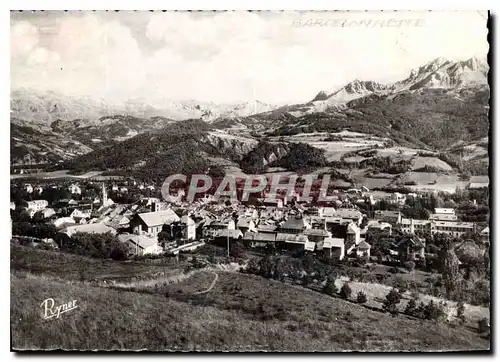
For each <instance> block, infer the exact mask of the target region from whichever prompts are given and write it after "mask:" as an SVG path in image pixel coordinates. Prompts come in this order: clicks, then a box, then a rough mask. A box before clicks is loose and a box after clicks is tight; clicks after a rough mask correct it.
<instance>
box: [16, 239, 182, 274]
mask: <svg viewBox="0 0 500 362" xmlns="http://www.w3.org/2000/svg"><path fill="white" fill-rule="evenodd" d="M10 258H11V259H10V267H11V270H19V271H26V272H30V273H32V274H41V275H44V276H47V277H55V278H60V279H65V280H81V279H84V280H96V281H131V280H133V279H137V277H139V276H140V277H142V278H147V277H154V276H158V275H161V273H163V274H164V275H168V274H173V275H175V274H178V273H180V272H182V270H183V268H184V266H185V264H186V263H182V262H175V260H174V259H173V258H172V259H168V258H164V259H163V261H164V262H163V263H162V264H158V265H155V264H146V263H144V262H134V261H126V262H116V261H112V260H99V259H91V258H86V257H83V256H78V255H72V254H65V253H61V252H52V251H46V250H37V249H33V248H31V247H26V246H20V245H11V248H10Z"/></svg>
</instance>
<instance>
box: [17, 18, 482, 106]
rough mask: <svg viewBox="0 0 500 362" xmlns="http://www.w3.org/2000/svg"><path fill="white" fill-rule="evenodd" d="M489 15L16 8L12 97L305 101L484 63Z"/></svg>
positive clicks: (153, 101)
mask: <svg viewBox="0 0 500 362" xmlns="http://www.w3.org/2000/svg"><path fill="white" fill-rule="evenodd" d="M486 22H487V15H486V14H485V13H481V12H477V11H448V12H439V11H437V12H436V11H432V12H430V11H422V12H417V11H411V12H410V11H406V12H405V11H398V12H387V11H385V12H255V11H253V12H245V11H237V12H233V11H231V12H172V11H168V12H149V11H140V12H131V11H120V12H115V11H109V12H105V11H100V12H99V11H96V12H93V11H82V12H76V11H68V12H64V11H52V12H51V11H45V12H26V11H24V12H11V25H10V32H11V34H10V40H11V58H10V61H11V89H18V88H31V89H34V90H39V91H54V92H59V93H62V94H65V95H70V96H89V97H93V98H103V99H105V100H107V101H109V102H116V103H119V102H123V101H126V100H129V99H141V100H144V101H146V102H149V103H150V104H152V105H159V104H161V102H162V100H165V99H168V100H189V99H196V100H199V101H205V102H215V103H230V102H236V101H252V100H260V101H263V102H267V103H273V104H284V103H302V102H305V101H309V100H311V99H312V98H313V97H314V96H315V95H316V94H317V93H318V92H319V91H320V90H333V89H336V88H340V87H342V86H343V85H345V84H347V83H348V82H350V81H352V80H354V79H360V80H374V81H379V82H383V83H386V82H393V81H398V80H402V79H404V78H406V77H407V76H408V75H409V73H410V71H411V69H413V68H416V67H419V66H421V65H423V64H425V63H427V62H428V61H430V60H432V59H434V58H437V57H445V58H447V59H450V60H466V59H469V58H470V57H472V56H477V57H482V58H485V57H486V56H487V53H488V49H489V45H488V42H487V38H486V37H487V34H488V29H487V27H486Z"/></svg>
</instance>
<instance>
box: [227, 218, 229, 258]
mask: <svg viewBox="0 0 500 362" xmlns="http://www.w3.org/2000/svg"><path fill="white" fill-rule="evenodd" d="M227 257H228V258H229V223H228V224H227Z"/></svg>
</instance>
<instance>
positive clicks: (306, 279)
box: [302, 273, 312, 287]
mask: <svg viewBox="0 0 500 362" xmlns="http://www.w3.org/2000/svg"><path fill="white" fill-rule="evenodd" d="M311 283H312V277H311V276H310V275H309V274H307V273H306V274H304V276H303V277H302V285H303V286H304V287H307V286H309V285H311Z"/></svg>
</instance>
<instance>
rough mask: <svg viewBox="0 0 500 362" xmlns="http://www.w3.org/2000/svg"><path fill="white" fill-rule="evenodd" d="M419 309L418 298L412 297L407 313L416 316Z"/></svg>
mask: <svg viewBox="0 0 500 362" xmlns="http://www.w3.org/2000/svg"><path fill="white" fill-rule="evenodd" d="M416 311H417V300H416V299H415V298H412V299H410V301H409V302H408V304H407V305H406V308H405V314H408V315H411V316H416Z"/></svg>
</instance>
